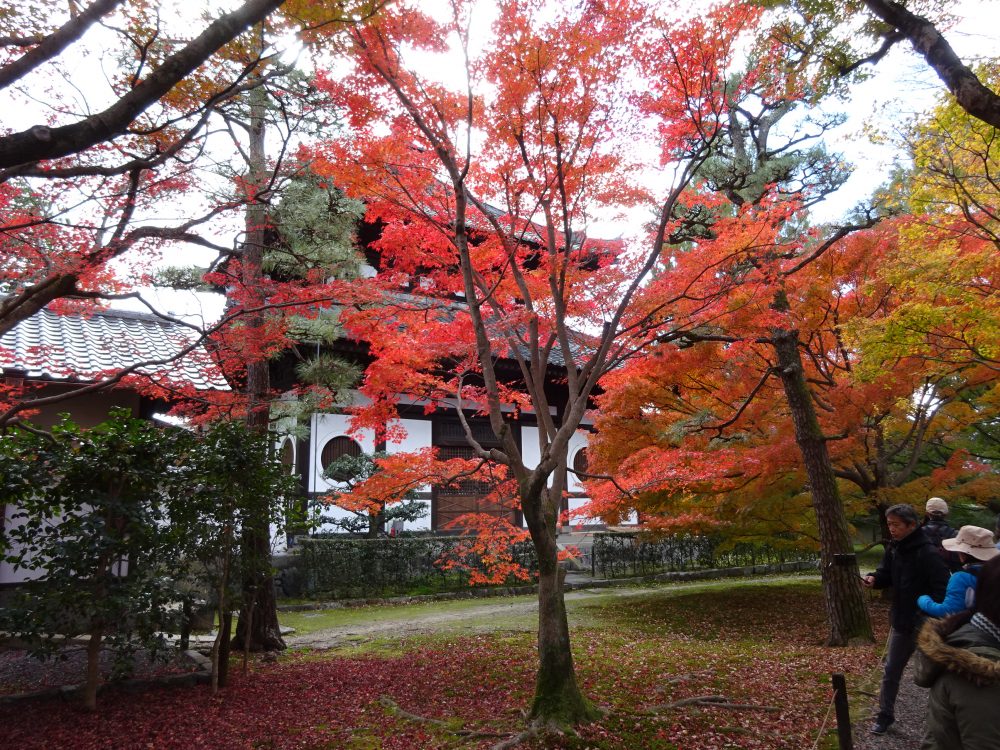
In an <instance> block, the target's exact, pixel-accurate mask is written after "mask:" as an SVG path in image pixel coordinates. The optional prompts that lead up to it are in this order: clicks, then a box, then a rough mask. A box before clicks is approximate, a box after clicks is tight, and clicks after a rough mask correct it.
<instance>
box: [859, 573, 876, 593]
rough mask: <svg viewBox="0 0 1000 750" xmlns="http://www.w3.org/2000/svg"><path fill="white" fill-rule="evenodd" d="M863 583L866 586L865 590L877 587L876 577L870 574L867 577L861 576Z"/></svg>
mask: <svg viewBox="0 0 1000 750" xmlns="http://www.w3.org/2000/svg"><path fill="white" fill-rule="evenodd" d="M861 583H862V584H864V586H865V588H869V589H870V588H871V587H872V586H874V585H875V576H873V575H871V574H869V575H866V576H861Z"/></svg>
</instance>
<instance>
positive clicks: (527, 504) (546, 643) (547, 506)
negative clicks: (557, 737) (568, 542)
mask: <svg viewBox="0 0 1000 750" xmlns="http://www.w3.org/2000/svg"><path fill="white" fill-rule="evenodd" d="M543 492H545V491H544V490H543ZM553 494H557V493H553ZM559 494H561V493H559ZM558 507H559V506H558V504H557V503H556V504H555V505H553V503H552V502H550V501H549V498H548V493H546V495H545V496H537V497H534V498H524V497H522V508H523V510H524V516H525V519H526V520H527V523H528V531H529V532H530V533H531V539H532V541H533V542H534V545H535V551H536V552H537V554H538V674H537V677H536V680H535V698H534V701H533V702H532V706H531V714H530V719H531V721H532V723H534V724H535V725H537V726H541V727H549V728H553V729H561V728H566V727H570V726H573V725H574V724H580V723H582V722H585V721H591V720H593V719H595V718H597V717H598V716H599V711H598V710H597V709H596V708H595V707H594V705H593V704H592V703H591V702H590V701H589V700H587V699H586V698H585V697H584V696H583V693H581V692H580V688H579V686H578V685H577V682H576V670H575V668H574V666H573V652H572V650H571V649H570V642H569V622H568V620H567V619H566V602H565V600H564V599H563V579H564V577H565V573H564V572H563V571H562V570H561V569H560V567H559V554H558V548H557V547H556V519H557V517H558Z"/></svg>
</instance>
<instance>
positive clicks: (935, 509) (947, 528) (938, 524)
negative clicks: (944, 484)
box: [920, 497, 962, 573]
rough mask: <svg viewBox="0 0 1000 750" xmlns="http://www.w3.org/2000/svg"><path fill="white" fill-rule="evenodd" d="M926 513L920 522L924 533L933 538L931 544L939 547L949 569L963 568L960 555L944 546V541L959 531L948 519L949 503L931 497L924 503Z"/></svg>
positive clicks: (942, 499)
mask: <svg viewBox="0 0 1000 750" xmlns="http://www.w3.org/2000/svg"><path fill="white" fill-rule="evenodd" d="M924 513H925V514H926V515H924V520H923V523H921V524H920V528H922V529H923V530H924V534H925V535H926V536H927V538H928V539H930V540H931V544H933V545H934V546H935V547H936V548H937V551H938V554H939V555H941V559H942V560H944V562H945V565H947V566H948V570H950V571H951V572H952V573H954V572H955V571H956V570H961V569H962V562H961V561H960V560H959V559H958V555H956V554H953V553H951V552H948V551H947V550H945V548H944V547H943V546H942V542H944V540H945V539H952V538H953V537H954V536H955V534H957V533H958V532H956V531H955V529H954V528H953V527H952V526H951V525H949V523H948V521H947V520H946V519H947V517H948V503H946V502H945V500H944V498H941V497H932V498H929V499H928V500H927V504H926V505H924Z"/></svg>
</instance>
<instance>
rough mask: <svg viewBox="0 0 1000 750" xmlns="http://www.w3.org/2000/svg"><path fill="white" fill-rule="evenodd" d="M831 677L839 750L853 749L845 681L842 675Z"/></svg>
mask: <svg viewBox="0 0 1000 750" xmlns="http://www.w3.org/2000/svg"><path fill="white" fill-rule="evenodd" d="M831 677H832V679H833V705H834V708H835V709H836V711H837V739H838V740H840V750H854V740H853V738H852V737H851V709H850V707H849V706H848V705H847V682H846V680H844V675H842V674H834V675H831Z"/></svg>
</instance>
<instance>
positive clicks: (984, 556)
mask: <svg viewBox="0 0 1000 750" xmlns="http://www.w3.org/2000/svg"><path fill="white" fill-rule="evenodd" d="M941 545H942V546H943V547H944V548H945V549H946V550H949V551H951V552H964V553H965V554H967V555H972V557H974V558H976V559H977V560H992V559H993V558H994V557H996V556H997V555H1000V550H998V549H997V547H996V544H994V543H993V532H992V531H990V530H989V529H984V528H982V527H981V526H963V527H962V528H960V529H959V530H958V534H957V535H956V536H955V538H954V539H944V540H942V541H941Z"/></svg>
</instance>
